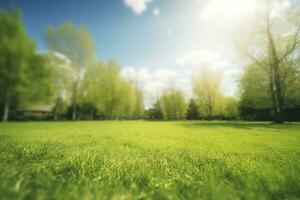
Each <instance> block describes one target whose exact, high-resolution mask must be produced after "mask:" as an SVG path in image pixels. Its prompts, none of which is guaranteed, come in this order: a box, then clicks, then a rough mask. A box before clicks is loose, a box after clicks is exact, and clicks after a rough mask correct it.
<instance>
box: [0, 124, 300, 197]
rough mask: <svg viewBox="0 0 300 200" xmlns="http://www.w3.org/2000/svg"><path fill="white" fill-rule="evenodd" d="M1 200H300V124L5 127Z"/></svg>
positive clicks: (0, 149)
mask: <svg viewBox="0 0 300 200" xmlns="http://www.w3.org/2000/svg"><path fill="white" fill-rule="evenodd" d="M0 199H9V200H11V199H62V200H65V199H222V200H223V199H300V124H290V125H272V124H267V123H245V122H236V123H232V122H210V123H208V122H144V121H119V122H118V121H105V122H75V123H74V122H58V123H56V122H48V123H47V122H44V123H42V122H41V123H39V122H38V123H36V122H35V123H33V122H30V123H1V124H0Z"/></svg>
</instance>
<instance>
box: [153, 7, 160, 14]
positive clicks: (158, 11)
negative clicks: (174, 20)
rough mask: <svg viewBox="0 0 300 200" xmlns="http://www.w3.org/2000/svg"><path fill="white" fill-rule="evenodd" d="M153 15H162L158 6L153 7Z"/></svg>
mask: <svg viewBox="0 0 300 200" xmlns="http://www.w3.org/2000/svg"><path fill="white" fill-rule="evenodd" d="M153 15H154V16H159V15H160V10H159V9H158V8H155V9H153Z"/></svg>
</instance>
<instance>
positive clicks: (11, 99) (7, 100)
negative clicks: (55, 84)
mask: <svg viewBox="0 0 300 200" xmlns="http://www.w3.org/2000/svg"><path fill="white" fill-rule="evenodd" d="M0 44H1V45H0V76H1V79H0V102H1V103H2V104H3V117H2V120H3V121H7V120H8V116H9V112H10V108H11V107H15V108H16V107H17V106H18V105H21V104H24V103H25V102H26V101H29V100H30V99H33V98H32V97H34V100H37V99H38V98H39V97H41V96H42V94H41V92H43V93H44V92H45V93H47V89H45V88H43V89H42V90H40V88H42V86H45V84H44V83H46V79H44V78H45V77H46V74H47V73H45V69H44V65H43V58H42V57H41V56H39V55H35V45H34V43H33V42H32V40H31V39H30V38H29V37H28V35H27V33H26V30H25V28H24V26H23V24H22V18H21V14H20V12H19V11H18V10H17V9H10V10H7V11H4V10H0ZM46 85H47V84H46Z"/></svg>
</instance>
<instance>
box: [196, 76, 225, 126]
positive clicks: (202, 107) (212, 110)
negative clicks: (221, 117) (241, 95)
mask: <svg viewBox="0 0 300 200" xmlns="http://www.w3.org/2000/svg"><path fill="white" fill-rule="evenodd" d="M220 80H221V77H220V75H219V74H215V73H214V72H213V71H209V70H206V71H203V72H201V73H200V74H199V75H198V76H194V78H193V90H194V94H195V95H196V101H197V104H198V105H199V113H200V115H201V116H202V117H205V118H207V119H209V120H211V119H212V118H213V117H215V116H216V115H217V109H216V107H218V106H222V105H221V100H222V98H223V94H222V91H221V89H220V83H221V82H220Z"/></svg>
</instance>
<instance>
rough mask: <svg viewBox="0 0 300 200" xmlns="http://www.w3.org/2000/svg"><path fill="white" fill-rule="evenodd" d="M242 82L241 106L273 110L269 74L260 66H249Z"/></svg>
mask: <svg viewBox="0 0 300 200" xmlns="http://www.w3.org/2000/svg"><path fill="white" fill-rule="evenodd" d="M244 70H245V71H244V73H243V75H242V78H241V80H240V89H241V94H240V95H241V105H242V106H244V107H252V108H271V107H272V99H271V94H270V85H269V84H270V81H269V77H268V72H267V71H266V70H265V69H264V68H262V67H260V66H258V65H255V64H254V65H248V66H246V67H245V69H244Z"/></svg>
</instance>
